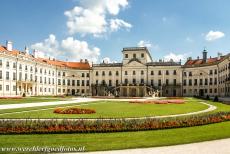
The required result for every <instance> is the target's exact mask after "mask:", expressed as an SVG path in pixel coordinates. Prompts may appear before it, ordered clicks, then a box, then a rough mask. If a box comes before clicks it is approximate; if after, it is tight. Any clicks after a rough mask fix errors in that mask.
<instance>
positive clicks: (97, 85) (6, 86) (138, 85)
mask: <svg viewBox="0 0 230 154" xmlns="http://www.w3.org/2000/svg"><path fill="white" fill-rule="evenodd" d="M10 43H11V42H10ZM8 45H9V48H10V49H11V50H7V47H3V46H0V96H15V95H19V96H21V95H23V94H25V95H35V96H36V95H94V96H97V95H99V96H100V95H102V96H108V95H119V96H141V97H142V96H151V95H153V94H157V95H158V96H199V95H200V96H206V95H209V96H230V55H229V54H228V55H226V56H221V57H219V58H216V59H213V58H212V59H211V58H210V59H203V60H202V59H197V60H191V59H189V60H188V61H187V62H186V63H185V65H181V63H180V62H173V61H170V62H163V61H159V62H153V60H152V57H151V55H150V53H149V51H148V49H147V48H145V47H139V48H124V49H123V51H122V53H123V60H122V62H121V63H110V64H108V63H101V64H94V65H93V66H92V67H90V66H89V64H88V62H87V61H86V62H82V61H81V62H70V63H68V62H62V61H58V60H51V59H41V58H40V59H39V58H37V57H36V56H35V55H29V54H28V49H27V50H26V52H20V51H17V50H13V49H12V48H11V45H12V44H8ZM205 52H206V51H205ZM206 57H207V55H205V56H203V58H206Z"/></svg>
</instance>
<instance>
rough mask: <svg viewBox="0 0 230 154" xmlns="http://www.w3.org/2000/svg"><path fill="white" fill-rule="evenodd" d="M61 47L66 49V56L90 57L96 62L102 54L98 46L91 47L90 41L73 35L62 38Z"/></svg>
mask: <svg viewBox="0 0 230 154" xmlns="http://www.w3.org/2000/svg"><path fill="white" fill-rule="evenodd" d="M61 47H62V49H63V50H64V51H65V55H64V56H65V57H69V59H72V60H74V59H75V60H76V59H78V60H79V59H81V58H84V59H88V60H89V61H92V62H96V61H97V60H98V57H99V55H100V49H99V48H97V47H93V48H89V46H88V43H87V42H85V41H79V40H76V39H74V38H73V37H68V38H66V39H65V40H62V42H61Z"/></svg>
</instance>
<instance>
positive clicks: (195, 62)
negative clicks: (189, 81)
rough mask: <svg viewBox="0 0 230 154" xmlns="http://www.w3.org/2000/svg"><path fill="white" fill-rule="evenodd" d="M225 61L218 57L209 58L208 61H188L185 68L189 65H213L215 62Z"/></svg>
mask: <svg viewBox="0 0 230 154" xmlns="http://www.w3.org/2000/svg"><path fill="white" fill-rule="evenodd" d="M221 60H223V57H221V58H220V59H218V58H217V57H215V58H208V59H207V61H206V62H205V61H203V59H194V60H187V62H186V63H185V64H184V65H185V66H188V65H201V64H213V63H215V62H219V61H221Z"/></svg>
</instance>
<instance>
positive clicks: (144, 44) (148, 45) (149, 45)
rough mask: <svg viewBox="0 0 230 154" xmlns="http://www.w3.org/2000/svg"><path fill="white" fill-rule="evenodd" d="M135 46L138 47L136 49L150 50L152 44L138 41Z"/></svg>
mask: <svg viewBox="0 0 230 154" xmlns="http://www.w3.org/2000/svg"><path fill="white" fill-rule="evenodd" d="M137 46H138V47H148V48H151V47H152V44H151V43H150V42H149V41H144V40H140V41H139V42H138V43H137Z"/></svg>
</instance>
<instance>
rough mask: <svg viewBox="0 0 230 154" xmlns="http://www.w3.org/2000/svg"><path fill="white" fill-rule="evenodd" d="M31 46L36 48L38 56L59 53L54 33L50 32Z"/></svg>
mask: <svg viewBox="0 0 230 154" xmlns="http://www.w3.org/2000/svg"><path fill="white" fill-rule="evenodd" d="M31 48H32V49H36V50H38V52H37V55H38V56H39V57H52V55H59V54H60V52H59V51H58V48H59V43H58V41H57V40H56V37H55V35H54V34H50V35H49V38H47V39H45V40H44V41H43V42H39V43H35V44H33V45H31ZM43 51H45V52H43Z"/></svg>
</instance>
